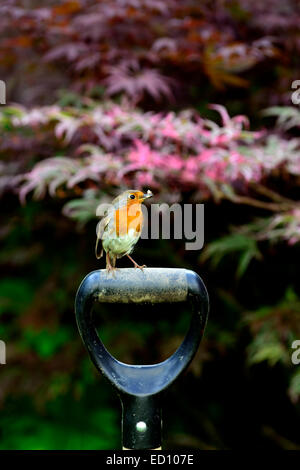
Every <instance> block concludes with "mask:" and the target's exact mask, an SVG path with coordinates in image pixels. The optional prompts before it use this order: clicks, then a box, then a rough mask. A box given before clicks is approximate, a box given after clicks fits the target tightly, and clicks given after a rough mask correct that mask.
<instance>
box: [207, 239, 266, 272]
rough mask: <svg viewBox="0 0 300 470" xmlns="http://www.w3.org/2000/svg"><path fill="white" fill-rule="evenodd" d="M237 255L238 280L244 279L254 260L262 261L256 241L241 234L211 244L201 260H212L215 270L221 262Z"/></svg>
mask: <svg viewBox="0 0 300 470" xmlns="http://www.w3.org/2000/svg"><path fill="white" fill-rule="evenodd" d="M234 253H237V254H239V256H238V267H237V270H236V276H237V278H240V277H242V275H243V274H244V273H245V272H246V270H247V268H248V265H249V263H250V262H251V260H252V259H261V258H262V255H261V253H260V251H259V249H258V247H257V243H256V241H255V240H254V239H252V238H249V237H247V236H244V235H241V234H236V233H234V234H232V235H227V236H225V237H222V238H220V239H219V240H216V241H213V242H211V243H209V244H208V245H207V246H206V248H205V249H204V251H203V253H202V255H201V258H200V259H201V260H202V261H206V260H210V261H211V263H212V267H213V269H216V268H217V266H218V264H219V263H220V261H221V260H222V259H223V258H224V257H226V256H228V255H231V254H234Z"/></svg>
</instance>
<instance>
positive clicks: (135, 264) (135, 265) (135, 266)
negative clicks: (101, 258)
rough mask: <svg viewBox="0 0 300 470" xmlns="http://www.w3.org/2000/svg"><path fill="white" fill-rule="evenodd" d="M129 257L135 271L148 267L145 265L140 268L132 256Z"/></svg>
mask: <svg viewBox="0 0 300 470" xmlns="http://www.w3.org/2000/svg"><path fill="white" fill-rule="evenodd" d="M127 256H128V258H129V259H130V260H131V261H132V262H133V264H134V269H136V268H139V269H141V270H143V269H144V268H146V267H147V266H146V265H145V264H143V265H142V266H140V265H139V264H137V263H136V262H135V261H134V259H133V258H131V256H129V255H127Z"/></svg>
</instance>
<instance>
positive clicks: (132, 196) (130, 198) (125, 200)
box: [115, 189, 153, 205]
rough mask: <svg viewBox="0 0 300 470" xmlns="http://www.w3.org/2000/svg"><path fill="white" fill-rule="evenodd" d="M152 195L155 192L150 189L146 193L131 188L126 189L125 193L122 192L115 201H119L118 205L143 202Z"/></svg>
mask: <svg viewBox="0 0 300 470" xmlns="http://www.w3.org/2000/svg"><path fill="white" fill-rule="evenodd" d="M152 196H153V194H152V192H151V191H150V190H149V189H148V191H147V192H146V193H144V192H143V191H137V190H134V189H129V190H127V191H124V193H122V194H120V196H118V197H117V199H116V200H115V202H116V203H117V205H123V204H124V205H125V204H126V205H132V204H141V203H142V202H144V201H145V199H148V198H149V197H152Z"/></svg>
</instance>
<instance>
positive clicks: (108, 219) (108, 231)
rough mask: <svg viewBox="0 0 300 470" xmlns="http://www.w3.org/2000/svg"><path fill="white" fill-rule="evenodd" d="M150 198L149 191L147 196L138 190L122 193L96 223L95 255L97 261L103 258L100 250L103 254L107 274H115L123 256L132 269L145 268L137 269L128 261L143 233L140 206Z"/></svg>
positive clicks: (137, 266) (135, 264)
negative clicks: (118, 262)
mask: <svg viewBox="0 0 300 470" xmlns="http://www.w3.org/2000/svg"><path fill="white" fill-rule="evenodd" d="M151 196H152V192H151V191H149V190H148V191H147V193H143V192H142V191H137V190H128V191H125V192H123V193H122V194H120V195H119V196H118V197H116V198H115V199H114V200H113V201H112V205H111V207H110V208H109V209H108V211H107V213H106V214H105V216H104V217H103V219H102V220H101V222H100V223H99V225H98V228H97V241H96V247H95V254H96V257H97V259H99V258H101V256H102V255H103V251H105V252H106V269H107V271H114V270H115V269H116V260H117V259H118V258H122V257H123V256H128V258H129V259H130V260H131V261H132V262H133V264H134V267H135V268H140V269H143V268H144V267H145V265H143V266H139V265H138V264H137V263H136V262H135V261H134V260H133V259H132V258H131V256H130V253H131V252H132V251H133V249H134V246H135V244H136V243H137V241H138V240H139V238H140V236H141V232H142V227H143V212H142V207H141V205H142V203H143V201H144V200H145V199H147V198H149V197H151ZM99 240H101V242H102V249H101V251H100V254H98V244H99Z"/></svg>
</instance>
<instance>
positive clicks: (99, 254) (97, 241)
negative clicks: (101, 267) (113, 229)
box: [95, 235, 103, 259]
mask: <svg viewBox="0 0 300 470" xmlns="http://www.w3.org/2000/svg"><path fill="white" fill-rule="evenodd" d="M99 240H100V238H99V237H98V235H97V240H96V246H95V255H96V258H97V259H100V258H101V257H102V256H103V247H101V251H100V253H98V244H99Z"/></svg>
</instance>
